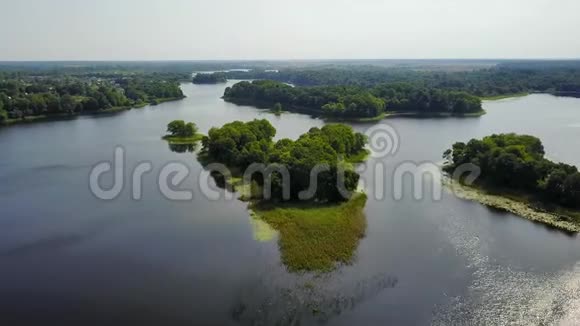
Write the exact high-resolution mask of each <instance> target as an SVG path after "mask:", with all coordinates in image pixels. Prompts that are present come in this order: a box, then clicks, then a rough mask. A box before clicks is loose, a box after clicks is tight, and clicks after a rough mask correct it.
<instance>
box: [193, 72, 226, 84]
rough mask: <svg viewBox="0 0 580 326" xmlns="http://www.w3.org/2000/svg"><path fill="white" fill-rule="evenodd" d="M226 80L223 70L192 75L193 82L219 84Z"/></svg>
mask: <svg viewBox="0 0 580 326" xmlns="http://www.w3.org/2000/svg"><path fill="white" fill-rule="evenodd" d="M227 81H228V79H227V77H226V74H225V73H223V72H214V73H197V74H195V76H194V77H193V83H194V84H220V83H225V82H227Z"/></svg>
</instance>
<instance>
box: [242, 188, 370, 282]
mask: <svg viewBox="0 0 580 326" xmlns="http://www.w3.org/2000/svg"><path fill="white" fill-rule="evenodd" d="M366 200H367V197H366V195H365V194H362V193H357V194H355V195H354V196H353V197H352V198H351V199H350V200H349V201H347V202H344V203H341V204H334V205H324V204H316V203H301V202H299V203H284V204H279V203H278V204H275V205H274V204H269V203H258V204H254V205H253V207H252V210H253V211H254V212H255V214H256V215H257V216H259V217H260V218H261V219H262V220H263V221H265V222H266V223H268V224H269V225H270V226H272V227H273V228H274V229H276V230H277V231H278V232H279V234H280V238H279V240H278V241H279V246H280V251H281V254H282V262H283V263H284V264H285V265H286V267H287V268H288V270H290V271H330V270H332V269H333V268H334V267H335V266H336V264H337V263H339V264H348V263H350V262H351V261H352V259H353V257H354V253H355V250H356V248H357V246H358V243H359V240H360V239H361V238H362V237H363V236H364V234H365V230H366V217H365V215H364V212H363V210H364V206H365V204H366Z"/></svg>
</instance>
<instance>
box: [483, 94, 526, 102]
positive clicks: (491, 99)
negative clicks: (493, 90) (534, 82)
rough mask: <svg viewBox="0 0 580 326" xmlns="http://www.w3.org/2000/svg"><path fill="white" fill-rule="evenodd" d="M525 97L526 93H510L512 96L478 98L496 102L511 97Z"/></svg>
mask: <svg viewBox="0 0 580 326" xmlns="http://www.w3.org/2000/svg"><path fill="white" fill-rule="evenodd" d="M526 95H528V93H512V94H503V95H493V96H482V97H480V98H481V99H482V100H484V101H497V100H503V99H506V98H512V97H523V96H526Z"/></svg>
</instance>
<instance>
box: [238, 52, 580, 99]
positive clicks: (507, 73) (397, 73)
mask: <svg viewBox="0 0 580 326" xmlns="http://www.w3.org/2000/svg"><path fill="white" fill-rule="evenodd" d="M227 76H228V78H230V79H268V80H276V81H281V82H287V83H292V84H294V85H297V86H323V85H324V86H343V85H349V86H362V87H367V88H368V87H373V86H376V85H378V84H385V83H401V82H404V83H410V84H413V85H414V86H417V87H423V88H427V89H442V90H452V91H464V92H467V93H469V94H472V95H475V96H479V97H487V96H497V95H506V94H514V93H522V92H549V93H562V95H566V94H579V93H580V63H579V62H578V61H529V62H526V61H524V62H503V63H499V64H498V65H494V66H492V67H490V68H477V69H471V70H469V69H468V70H462V71H453V70H449V71H445V70H428V69H427V70H422V69H419V68H417V67H413V66H410V67H405V68H403V67H379V66H374V65H372V66H371V65H354V66H336V65H335V66H323V67H304V68H286V69H280V70H279V71H268V70H265V69H254V70H252V71H250V72H243V71H231V72H228V73H227Z"/></svg>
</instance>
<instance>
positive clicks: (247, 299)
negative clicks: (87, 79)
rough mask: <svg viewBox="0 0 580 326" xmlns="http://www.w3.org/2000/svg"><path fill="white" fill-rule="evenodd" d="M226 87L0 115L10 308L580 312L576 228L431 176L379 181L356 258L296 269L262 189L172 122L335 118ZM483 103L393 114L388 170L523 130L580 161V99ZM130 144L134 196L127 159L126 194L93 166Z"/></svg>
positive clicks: (314, 316)
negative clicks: (98, 111) (96, 190)
mask: <svg viewBox="0 0 580 326" xmlns="http://www.w3.org/2000/svg"><path fill="white" fill-rule="evenodd" d="M224 88H225V86H224V85H199V86H198V85H190V84H184V85H183V89H184V92H185V94H186V95H187V96H188V97H187V98H186V99H185V100H183V101H179V102H171V103H164V104H161V105H158V106H154V107H146V108H143V109H136V110H131V111H127V112H123V113H120V114H116V115H110V116H100V117H86V118H85V117H83V118H78V119H75V120H69V121H58V122H49V123H37V124H31V125H22V126H13V127H9V128H2V129H0V150H1V153H2V154H1V155H0V322H1V323H2V324H13V325H19V324H26V323H32V322H35V323H37V322H41V321H42V322H44V323H50V324H60V325H78V324H85V325H86V324H98V325H102V324H104V323H110V324H134V323H139V324H141V325H159V324H166V325H181V324H183V325H192V324H204V325H211V324H215V325H222V324H232V325H236V324H242V325H270V324H273V323H275V322H280V323H281V324H288V325H293V322H296V321H298V320H299V321H301V322H302V324H310V323H328V324H333V325H352V324H355V323H356V324H367V325H371V324H408V325H423V324H430V323H435V324H449V323H453V322H463V323H470V324H477V323H481V324H502V323H503V324H506V323H512V324H522V325H528V324H534V323H536V324H538V323H539V322H538V320H540V321H545V322H546V323H548V324H551V323H555V322H556V321H557V320H560V319H562V318H571V317H570V316H573V315H574V312H573V309H570V308H573V307H575V306H577V304H576V303H575V302H576V300H577V297H578V293H577V292H578V291H580V290H578V289H580V283H578V282H580V277H577V276H576V268H575V263H576V262H577V261H578V260H580V241H578V239H577V238H576V237H575V236H569V235H566V234H563V233H561V232H557V231H553V230H550V229H548V228H546V227H544V226H542V225H538V224H534V223H531V222H529V221H527V220H525V219H521V218H518V217H516V216H513V215H510V214H505V213H499V212H495V211H492V210H490V209H487V208H485V207H483V206H481V205H479V204H477V203H473V202H468V201H463V200H461V199H458V198H455V197H454V196H453V195H452V194H450V193H447V192H444V193H443V198H442V199H441V200H436V201H433V200H432V199H430V196H429V195H430V190H429V189H427V190H426V196H425V197H426V198H425V199H423V200H415V199H413V198H412V196H411V195H410V192H409V194H408V195H406V196H405V197H404V198H403V199H401V200H394V199H393V198H392V189H390V188H389V186H387V187H386V191H385V196H383V198H375V196H374V190H373V189H374V188H373V187H371V186H370V185H368V186H367V194H369V201H368V203H367V206H366V215H367V221H368V228H367V234H366V237H365V238H364V239H363V240H362V241H361V243H360V245H359V248H358V251H357V257H356V260H355V261H354V263H353V264H352V265H351V266H343V267H340V268H338V269H337V270H336V271H335V272H333V273H329V274H325V275H310V274H289V273H287V272H286V271H285V268H284V266H283V265H281V263H280V254H279V251H278V247H277V243H276V239H275V238H274V239H272V240H270V241H257V240H256V238H257V235H256V234H255V231H254V228H255V223H252V221H251V218H250V217H249V213H248V211H247V207H246V204H245V203H243V202H240V201H237V200H227V199H224V198H221V199H219V200H208V199H207V198H206V197H204V196H203V193H202V191H201V190H200V189H199V185H198V184H199V181H200V175H201V172H202V167H201V165H200V164H199V163H198V162H197V159H196V156H195V153H176V152H173V151H171V150H170V149H169V147H168V145H167V144H166V143H165V142H164V141H162V140H161V139H160V136H161V135H162V134H163V133H164V131H165V126H166V124H167V123H168V122H169V121H171V120H174V119H184V120H187V121H194V122H195V123H196V124H197V125H198V126H199V127H200V131H201V132H207V130H209V128H211V127H212V126H221V125H222V124H224V123H226V122H230V121H233V120H251V119H254V118H266V119H268V120H270V121H271V122H272V124H273V125H274V126H275V127H276V129H277V130H278V135H277V137H278V138H282V137H290V138H295V137H297V136H298V135H300V134H302V133H304V132H306V131H307V130H308V129H309V128H311V127H313V126H320V125H322V124H323V121H321V120H318V119H313V118H310V117H309V116H306V115H300V114H282V115H280V116H275V115H273V114H270V113H267V112H265V111H261V110H257V109H253V108H249V107H238V106H235V105H233V104H229V103H225V102H223V101H222V100H221V99H220V98H219V97H220V96H221V94H222V93H223V89H224ZM485 108H486V110H487V111H488V114H487V115H485V116H483V117H481V118H476V119H454V118H450V119H403V118H397V119H391V120H388V121H387V122H388V123H389V124H390V125H391V126H392V127H393V128H395V129H396V131H397V133H398V137H399V140H400V146H399V150H398V152H397V154H396V155H395V156H394V157H389V158H381V159H372V160H370V161H369V163H368V166H376V164H382V165H383V166H384V167H385V180H386V181H387V182H386V183H387V184H388V181H389V177H390V176H392V173H393V171H394V170H395V169H396V167H397V166H399V164H400V163H401V162H407V161H411V162H417V163H419V162H425V161H432V162H439V161H441V153H442V152H443V151H444V150H445V149H446V148H447V147H449V146H450V145H451V144H452V143H453V142H455V141H458V140H462V141H465V140H468V139H470V138H472V137H480V136H484V135H487V134H490V133H494V132H508V131H513V132H521V133H530V134H533V135H536V136H538V137H540V138H541V139H542V140H543V141H544V145H545V147H546V151H547V153H548V156H549V157H550V158H552V159H554V160H559V161H565V162H568V163H572V164H577V165H578V164H580V152H579V151H578V148H576V147H574V144H576V143H577V142H578V141H579V140H580V99H571V98H558V97H552V96H549V95H533V96H528V97H524V98H519V99H510V100H502V101H497V102H487V103H485ZM370 126H372V124H355V125H354V127H355V128H356V129H357V130H360V131H364V130H366V129H368V128H369V127H370ZM117 146H121V147H122V148H123V149H124V151H125V156H126V161H125V170H126V171H131V170H132V168H133V167H135V166H136V165H138V164H139V163H140V162H143V161H148V162H151V163H152V165H153V171H151V172H149V173H147V174H146V175H145V176H144V177H143V184H144V186H143V194H142V199H141V200H134V199H132V196H131V193H132V189H131V182H130V181H131V180H130V176H129V174H128V175H126V178H125V181H126V182H125V187H124V188H123V191H122V192H121V194H120V195H119V196H118V197H117V198H116V199H115V200H112V201H103V200H101V199H98V198H96V197H95V196H94V195H92V193H91V192H90V190H89V173H90V170H91V168H92V167H93V166H94V165H95V164H97V163H99V162H102V161H110V160H112V159H113V153H114V149H115V148H116V147H117ZM169 162H180V163H182V164H184V165H186V166H187V167H188V169H189V172H190V174H189V176H188V178H187V179H186V180H185V181H184V182H183V183H182V184H181V185H179V188H181V189H188V190H191V191H192V192H193V199H192V200H190V201H171V200H168V199H167V198H165V197H164V196H163V194H162V193H161V192H160V191H159V189H158V187H157V177H158V175H159V171H160V170H161V169H162V167H163V166H164V165H165V164H167V163H169ZM363 176H364V179H366V180H367V181H370V180H372V176H373V174H372V172H371V171H370V169H367V171H364V172H363ZM111 180H112V176H106V177H105V180H104V183H105V184H106V183H107V182H110V181H111ZM408 181H410V180H406V182H408ZM210 183H211V181H210ZM405 189H406V188H405ZM313 307H315V309H313ZM564 308H565V309H564ZM313 311H315V313H313Z"/></svg>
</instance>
